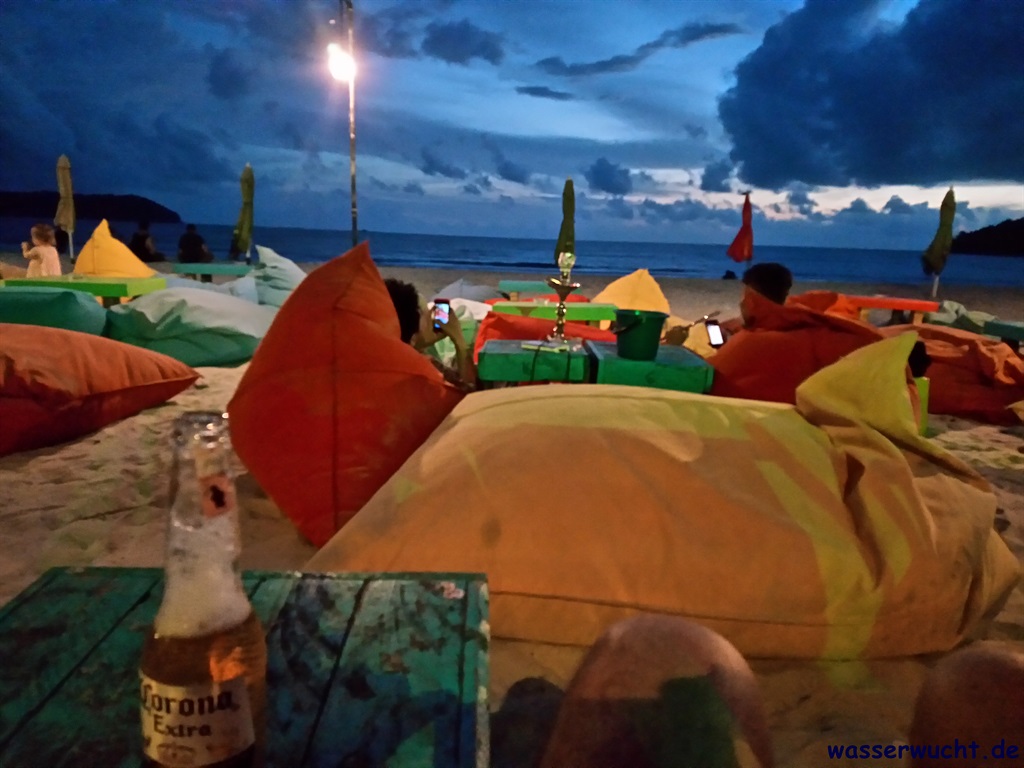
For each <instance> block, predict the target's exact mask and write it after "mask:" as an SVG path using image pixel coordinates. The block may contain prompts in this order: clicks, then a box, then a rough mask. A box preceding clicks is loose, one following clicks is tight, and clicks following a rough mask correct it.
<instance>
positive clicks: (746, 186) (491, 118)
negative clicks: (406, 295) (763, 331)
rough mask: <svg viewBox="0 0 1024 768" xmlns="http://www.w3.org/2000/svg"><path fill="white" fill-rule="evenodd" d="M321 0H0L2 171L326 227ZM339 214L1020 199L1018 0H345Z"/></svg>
mask: <svg viewBox="0 0 1024 768" xmlns="http://www.w3.org/2000/svg"><path fill="white" fill-rule="evenodd" d="M339 8H340V3H339V2H338V1H337V0H315V1H314V0H159V1H158V0H0V190H8V191H22V190H23V191H34V190H43V189H51V190H52V189H55V188H56V181H55V165H56V159H57V157H58V156H59V155H61V154H67V155H68V156H69V157H70V159H71V164H72V170H73V176H74V187H75V191H76V193H115V194H136V195H142V196H145V197H148V198H151V199H153V200H155V201H157V202H159V203H161V204H163V205H166V206H167V207H169V208H171V209H172V210H175V211H177V212H178V213H179V214H180V215H181V216H182V217H183V219H185V220H187V221H194V222H197V223H200V224H202V223H215V224H232V223H233V222H234V220H235V218H236V217H237V215H238V209H239V204H240V193H239V182H238V178H239V175H240V173H241V171H242V168H243V167H244V165H245V163H247V162H248V163H251V164H252V166H253V169H254V171H255V176H256V200H255V211H256V233H257V239H258V230H259V227H260V226H275V227H288V226H291V227H302V228H314V229H337V230H342V231H344V230H348V229H350V227H351V216H350V193H349V183H350V177H349V141H348V106H349V104H348V85H347V84H345V83H339V82H336V81H334V80H333V79H332V78H331V76H330V74H329V72H328V68H327V55H326V46H327V44H328V43H329V42H331V41H332V40H338V41H341V42H342V43H343V44H345V43H344V41H345V39H346V38H345V37H344V31H345V26H344V17H342V16H341V15H340V11H339ZM353 15H354V19H355V26H354V40H355V56H356V60H357V68H358V74H357V76H356V80H355V100H356V107H355V113H356V121H355V122H356V163H357V205H358V213H359V227H360V229H366V230H370V231H381V232H403V233H423V234H451V235H494V236H502V237H539V238H550V239H554V238H555V237H556V236H557V234H558V227H559V224H560V221H561V191H562V187H563V184H564V182H565V179H566V178H572V179H573V182H574V186H575V189H576V197H577V200H576V236H577V239H578V240H582V241H586V240H620V241H656V242H679V243H722V244H723V246H724V245H727V244H728V243H729V242H730V241H731V240H732V237H733V236H734V235H735V234H736V230H737V229H738V227H739V221H740V207H741V205H742V201H743V197H742V194H741V192H744V191H748V190H749V191H750V192H751V201H752V203H753V205H754V237H755V244H758V243H760V244H766V245H798V246H816V247H862V248H893V249H917V248H923V247H924V246H926V245H927V244H928V242H929V241H930V240H931V237H932V236H933V235H934V232H935V228H936V226H937V224H938V207H939V204H940V203H941V201H942V197H943V195H944V194H945V192H946V190H947V189H948V187H949V186H950V185H952V186H953V187H954V190H955V194H956V198H957V203H958V205H957V217H956V222H955V226H954V229H955V230H956V231H960V230H975V229H978V228H980V227H982V226H987V225H990V224H995V223H998V222H1000V221H1003V220H1005V219H1007V218H1019V217H1021V216H1024V1H1022V0H919V1H918V0H842V1H841V2H839V1H837V0H354V14H353Z"/></svg>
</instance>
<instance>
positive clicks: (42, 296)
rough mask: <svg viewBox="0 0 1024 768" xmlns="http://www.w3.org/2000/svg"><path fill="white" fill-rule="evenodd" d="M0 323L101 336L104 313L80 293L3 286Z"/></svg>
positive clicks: (82, 292) (0, 302)
mask: <svg viewBox="0 0 1024 768" xmlns="http://www.w3.org/2000/svg"><path fill="white" fill-rule="evenodd" d="M0 323H18V324H21V325H43V326H46V327H47V328H63V329H64V330H67V331H78V332H80V333H91V334H93V335H94V336H102V335H103V329H104V327H105V326H106V324H107V310H105V309H104V308H103V307H101V306H100V304H99V302H98V301H96V299H95V297H94V296H92V295H91V294H89V293H86V292H84V291H73V290H71V289H70V288H49V287H43V286H40V287H35V286H31V285H24V286H22V285H18V286H15V285H7V286H5V287H3V288H0Z"/></svg>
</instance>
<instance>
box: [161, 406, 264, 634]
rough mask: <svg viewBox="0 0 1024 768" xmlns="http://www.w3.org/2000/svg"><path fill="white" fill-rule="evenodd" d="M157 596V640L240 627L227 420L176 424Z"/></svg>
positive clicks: (195, 418)
mask: <svg viewBox="0 0 1024 768" xmlns="http://www.w3.org/2000/svg"><path fill="white" fill-rule="evenodd" d="M173 450H174V461H173V475H172V478H171V499H170V514H169V517H168V524H167V559H166V566H165V582H164V597H163V602H162V603H161V605H160V610H159V612H158V614H157V619H156V622H155V628H156V631H157V634H167V635H172V636H186V637H194V636H198V635H204V634H209V633H210V632H214V631H217V630H219V629H223V628H225V627H229V626H235V625H237V624H240V623H241V622H243V621H245V619H246V618H247V617H248V615H249V612H250V611H251V606H250V605H249V601H248V598H247V597H246V595H245V592H244V589H243V587H242V582H241V578H240V575H239V572H238V556H239V554H240V552H241V532H240V530H239V524H238V507H237V503H236V498H235V484H234V480H233V476H232V467H231V461H232V451H231V445H230V441H229V439H228V432H227V420H226V418H225V417H224V416H223V415H222V414H208V413H198V414H186V415H184V416H182V417H181V418H180V419H178V421H176V422H175V431H174V439H173Z"/></svg>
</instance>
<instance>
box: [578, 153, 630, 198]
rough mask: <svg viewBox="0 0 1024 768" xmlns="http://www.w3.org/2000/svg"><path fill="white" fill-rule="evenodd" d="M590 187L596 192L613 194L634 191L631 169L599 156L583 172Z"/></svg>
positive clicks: (624, 193)
mask: <svg viewBox="0 0 1024 768" xmlns="http://www.w3.org/2000/svg"><path fill="white" fill-rule="evenodd" d="M583 176H584V177H585V178H586V180H587V183H588V184H589V185H590V188H591V189H592V190H594V191H595V192H607V193H608V194H611V195H627V194H629V193H630V192H632V191H633V182H632V181H631V180H630V178H629V169H628V168H623V167H622V166H621V165H615V164H614V163H611V162H609V161H608V160H607V159H605V158H603V157H601V158H598V159H597V160H596V161H595V162H594V164H593V165H591V166H590V167H589V168H587V170H585V171H584V172H583Z"/></svg>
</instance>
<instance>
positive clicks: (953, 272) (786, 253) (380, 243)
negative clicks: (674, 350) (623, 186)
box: [0, 218, 1024, 288]
mask: <svg viewBox="0 0 1024 768" xmlns="http://www.w3.org/2000/svg"><path fill="white" fill-rule="evenodd" d="M33 223H35V221H34V220H32V219H19V218H0V251H4V252H20V249H21V246H20V243H21V242H22V241H23V240H27V239H28V233H29V229H30V227H31V226H32V224H33ZM97 224H98V222H96V221H85V220H82V221H79V222H78V223H77V225H76V227H75V233H74V244H75V248H76V250H77V249H80V248H81V246H82V245H84V244H85V242H86V240H87V239H88V237H89V235H91V233H92V231H93V229H95V227H96V225H97ZM110 226H111V229H112V231H113V232H114V234H115V236H116V237H118V238H119V239H121V240H124V241H127V240H128V239H129V238H130V237H131V235H132V233H133V232H134V231H135V226H136V225H135V222H116V221H115V222H111V223H110ZM196 227H197V229H198V231H199V234H201V235H202V236H203V237H204V238H205V240H206V242H207V244H208V245H209V247H210V250H211V251H212V252H213V253H214V256H215V257H216V258H217V259H227V257H228V247H229V245H230V243H231V232H232V226H231V225H221V224H197V225H196ZM184 230H185V226H184V224H154V225H152V226H151V227H150V232H151V233H152V235H153V238H154V241H155V242H156V246H157V249H158V250H160V251H161V252H164V253H166V254H167V255H168V257H169V258H171V259H173V258H174V257H175V254H176V252H177V243H178V238H179V237H180V236H181V234H182V232H184ZM556 234H557V233H552V237H551V238H550V239H529V238H510V237H460V236H455V235H410V234H397V233H391V232H372V231H370V232H362V231H361V232H360V240H363V239H368V240H369V242H370V253H371V255H372V256H373V259H374V261H375V262H376V263H377V264H378V265H380V266H387V267H427V268H434V269H449V270H453V271H455V272H458V273H467V274H468V273H472V272H475V271H487V272H499V273H500V272H505V273H509V274H514V273H537V274H538V275H540V274H551V273H552V271H553V269H554V244H555V239H556V238H555V235H556ZM755 235H756V233H755ZM253 240H254V242H255V243H257V244H259V245H263V246H267V247H269V248H272V249H273V250H274V251H276V252H277V253H279V254H280V255H282V256H286V257H288V258H289V259H292V260H293V261H297V262H323V261H327V260H329V259H332V258H334V257H335V256H338V255H340V254H342V253H344V252H345V251H346V250H347V249H348V248H349V247H350V245H351V242H352V234H351V231H338V230H321V229H294V228H285V227H258V228H256V230H255V231H254V236H253ZM924 245H927V243H925V244H924ZM924 245H922V249H923V247H924ZM726 247H727V244H726V243H719V244H713V245H701V244H693V243H652V242H603V241H587V240H577V241H576V266H575V267H574V269H573V271H574V272H575V273H580V274H592V275H624V274H628V273H630V272H632V271H634V270H636V269H641V268H644V269H648V270H649V271H650V273H651V274H652V275H653V276H655V277H700V278H721V277H722V276H723V275H724V273H725V272H726V270H732V271H733V272H735V273H736V274H737V275H739V274H742V271H743V268H744V266H745V265H741V264H736V263H734V262H733V261H732V260H731V259H730V258H729V257H728V256H726V254H725V249H726ZM754 260H755V263H757V262H768V261H775V262H780V263H782V264H785V265H786V266H787V267H789V269H790V270H791V271H792V272H793V274H794V276H795V277H796V279H797V280H799V281H801V282H803V281H808V282H849V283H894V284H898V285H917V286H921V285H923V284H930V282H931V278H928V277H926V276H925V275H924V272H923V271H922V269H921V251H906V250H869V249H862V248H822V247H814V248H809V247H797V246H784V245H757V244H756V241H755V246H754ZM941 281H942V284H943V285H981V286H1003V287H1012V288H1024V257H1013V256H984V255H972V254H961V253H954V254H951V255H950V257H949V260H948V261H947V263H946V268H945V269H944V270H943V272H942V278H941Z"/></svg>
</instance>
